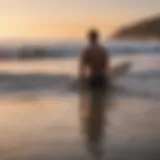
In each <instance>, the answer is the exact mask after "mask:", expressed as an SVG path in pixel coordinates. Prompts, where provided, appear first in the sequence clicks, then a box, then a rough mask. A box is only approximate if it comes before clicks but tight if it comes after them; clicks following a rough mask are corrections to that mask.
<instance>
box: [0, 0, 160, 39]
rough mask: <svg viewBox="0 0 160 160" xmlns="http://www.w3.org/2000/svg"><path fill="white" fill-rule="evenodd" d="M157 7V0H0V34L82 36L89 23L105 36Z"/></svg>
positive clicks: (28, 37)
mask: <svg viewBox="0 0 160 160" xmlns="http://www.w3.org/2000/svg"><path fill="white" fill-rule="evenodd" d="M159 7H160V1H159V0H136V1H134V0H0V20H1V21H0V38H1V39H3V38H4V39H14V38H17V39H18V38H19V39H20V38H21V39H28V40H33V39H35V40H36V39H83V38H84V37H85V34H86V31H87V30H88V29H89V28H92V27H96V28H98V29H99V30H100V32H101V35H103V37H108V36H110V35H112V34H113V33H114V32H115V31H116V30H117V29H119V28H120V27H122V26H125V25H129V24H132V23H134V22H136V21H139V20H141V19H143V18H147V17H151V16H153V15H157V14H158V13H160V12H159Z"/></svg>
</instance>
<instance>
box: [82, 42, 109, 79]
mask: <svg viewBox="0 0 160 160" xmlns="http://www.w3.org/2000/svg"><path fill="white" fill-rule="evenodd" d="M107 59H108V58H107V53H106V51H105V49H104V48H103V47H102V46H100V45H91V46H89V47H88V48H87V49H86V50H85V51H84V53H83V61H84V63H85V64H86V65H87V66H88V68H89V70H90V76H94V75H105V74H106V72H107V63H108V62H107V61H108V60H107Z"/></svg>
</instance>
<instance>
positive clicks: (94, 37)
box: [88, 29, 99, 43]
mask: <svg viewBox="0 0 160 160" xmlns="http://www.w3.org/2000/svg"><path fill="white" fill-rule="evenodd" d="M88 40H89V42H90V43H97V42H98V40H99V33H98V31H97V30H96V29H91V30H90V31H89V32H88Z"/></svg>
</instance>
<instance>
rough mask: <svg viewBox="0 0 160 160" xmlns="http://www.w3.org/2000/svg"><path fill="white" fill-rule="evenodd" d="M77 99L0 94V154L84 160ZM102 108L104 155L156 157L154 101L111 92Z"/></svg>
mask: <svg viewBox="0 0 160 160" xmlns="http://www.w3.org/2000/svg"><path fill="white" fill-rule="evenodd" d="M71 101H72V103H70V102H71ZM79 102H80V99H79V97H78V96H68V97H66V96H65V97H63V96H61V97H60V96H58V95H49V96H36V95H35V96H33V95H32V96H29V95H28V96H27V95H25V96H19V97H14V96H12V97H10V98H8V97H1V99H0V114H1V118H0V126H1V127H0V133H1V134H0V141H1V143H0V159H1V160H51V159H56V160H64V159H68V160H70V159H71V160H72V159H75V160H76V159H77V160H80V159H86V160H88V156H89V154H90V153H89V151H88V150H87V146H86V141H85V136H86V135H85V134H84V132H82V127H81V121H80V115H79ZM106 113H107V116H106V122H107V123H105V126H104V130H105V136H104V139H103V143H104V145H105V148H104V153H105V157H108V158H109V159H113V160H115V159H116V160H117V159H118V160H119V159H120V160H121V159H124V160H131V159H137V160H142V159H145V160H152V159H159V158H160V154H159V148H160V144H159V140H160V129H159V123H160V118H159V113H160V107H159V103H158V102H155V101H147V100H140V99H122V98H121V99H120V98H118V97H115V98H114V101H112V105H111V107H110V109H109V110H106Z"/></svg>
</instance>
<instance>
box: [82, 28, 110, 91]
mask: <svg viewBox="0 0 160 160" xmlns="http://www.w3.org/2000/svg"><path fill="white" fill-rule="evenodd" d="M88 40H89V45H88V47H87V48H85V49H84V51H83V53H82V55H81V59H80V70H79V76H80V81H81V82H82V83H83V84H87V86H88V87H89V88H90V89H102V88H105V87H106V82H107V80H108V71H109V55H108V52H107V51H106V49H105V48H104V47H103V46H101V45H100V43H99V33H98V31H97V30H95V29H94V30H91V31H89V33H88ZM88 71H89V72H88Z"/></svg>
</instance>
